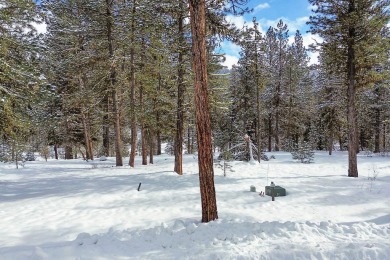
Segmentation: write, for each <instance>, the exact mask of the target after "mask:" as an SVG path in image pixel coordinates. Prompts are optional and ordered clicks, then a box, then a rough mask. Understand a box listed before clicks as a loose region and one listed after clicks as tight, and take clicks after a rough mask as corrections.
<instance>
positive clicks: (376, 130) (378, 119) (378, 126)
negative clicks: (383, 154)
mask: <svg viewBox="0 0 390 260" xmlns="http://www.w3.org/2000/svg"><path fill="white" fill-rule="evenodd" d="M380 133H381V110H380V109H379V108H375V122H374V153H379V152H380Z"/></svg>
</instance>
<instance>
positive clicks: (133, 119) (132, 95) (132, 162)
mask: <svg viewBox="0 0 390 260" xmlns="http://www.w3.org/2000/svg"><path fill="white" fill-rule="evenodd" d="M135 2H136V1H135V0H133V10H132V19H131V39H130V44H131V48H130V113H131V150H130V157H129V165H130V167H134V166H135V151H136V150H137V117H136V114H135V102H136V98H135V61H134V55H135V50H134V44H135V39H134V34H135V12H136V8H135Z"/></svg>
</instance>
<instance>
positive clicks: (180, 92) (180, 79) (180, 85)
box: [174, 0, 185, 175]
mask: <svg viewBox="0 0 390 260" xmlns="http://www.w3.org/2000/svg"><path fill="white" fill-rule="evenodd" d="M182 9H183V2H182V1H181V0H180V11H179V12H180V15H179V19H178V23H179V28H178V30H179V31H178V34H179V38H180V40H179V41H180V45H181V44H184V43H185V38H184V16H183V12H182ZM183 51H184V48H183V47H182V46H180V47H179V55H178V69H177V115H176V137H175V149H174V153H175V167H174V171H175V172H176V173H177V174H179V175H182V174H183V132H184V88H185V85H184V71H185V70H184V57H183V56H184V54H183Z"/></svg>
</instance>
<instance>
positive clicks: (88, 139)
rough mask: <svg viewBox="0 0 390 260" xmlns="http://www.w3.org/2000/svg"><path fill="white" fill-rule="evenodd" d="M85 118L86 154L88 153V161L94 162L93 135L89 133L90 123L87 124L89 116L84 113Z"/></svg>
mask: <svg viewBox="0 0 390 260" xmlns="http://www.w3.org/2000/svg"><path fill="white" fill-rule="evenodd" d="M82 116H83V128H84V142H85V153H86V159H87V160H93V150H92V142H91V135H90V132H89V127H88V122H87V116H86V115H85V113H84V112H83V113H82Z"/></svg>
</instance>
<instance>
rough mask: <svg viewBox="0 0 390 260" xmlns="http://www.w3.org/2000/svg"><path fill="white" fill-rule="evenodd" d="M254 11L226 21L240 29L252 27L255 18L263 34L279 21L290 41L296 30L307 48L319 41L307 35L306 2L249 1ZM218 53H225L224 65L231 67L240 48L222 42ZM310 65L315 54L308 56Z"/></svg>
mask: <svg viewBox="0 0 390 260" xmlns="http://www.w3.org/2000/svg"><path fill="white" fill-rule="evenodd" d="M247 6H249V7H251V8H253V9H254V11H253V12H252V13H250V14H245V15H244V16H232V15H229V16H228V17H227V19H228V21H231V22H233V23H234V24H236V26H237V27H238V28H242V26H244V24H247V25H248V26H251V25H252V19H253V17H256V20H257V21H258V23H259V25H260V29H261V31H262V32H263V35H264V33H265V32H266V31H267V29H268V28H269V27H270V26H274V27H275V26H276V24H277V23H278V22H279V20H280V19H282V20H283V21H284V23H286V24H287V25H288V29H289V32H290V34H291V39H292V37H293V34H295V32H296V30H299V31H300V32H301V34H302V35H303V40H304V44H305V45H306V46H308V45H309V44H311V43H313V42H314V39H316V40H320V39H319V37H318V36H315V35H311V34H310V33H307V30H308V29H309V27H308V26H307V25H306V22H307V21H308V20H309V16H310V15H311V6H310V4H309V2H308V1H307V0H268V1H262V0H250V1H249V3H248V5H247ZM217 51H219V52H223V53H226V62H225V65H226V66H228V67H231V66H232V65H233V64H235V63H236V62H237V60H238V58H239V51H240V48H239V47H238V46H237V45H235V44H232V43H231V42H224V43H223V44H222V46H221V49H220V50H217ZM310 58H311V61H310V63H315V62H316V61H317V54H313V53H311V54H310Z"/></svg>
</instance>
